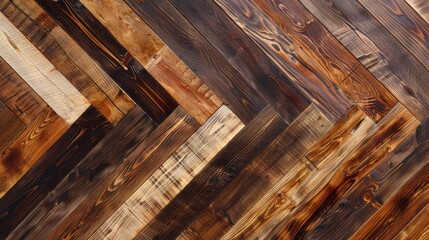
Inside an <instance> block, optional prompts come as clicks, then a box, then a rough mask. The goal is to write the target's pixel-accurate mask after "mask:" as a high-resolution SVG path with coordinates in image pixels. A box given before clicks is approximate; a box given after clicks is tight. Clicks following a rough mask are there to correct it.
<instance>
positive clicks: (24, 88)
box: [0, 57, 47, 125]
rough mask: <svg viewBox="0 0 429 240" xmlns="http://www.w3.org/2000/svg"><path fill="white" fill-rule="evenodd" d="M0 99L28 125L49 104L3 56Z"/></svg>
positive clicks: (0, 75)
mask: <svg viewBox="0 0 429 240" xmlns="http://www.w3.org/2000/svg"><path fill="white" fill-rule="evenodd" d="M0 100H2V101H3V102H4V103H5V104H6V105H7V106H8V107H9V109H11V110H12V111H13V113H15V115H16V116H18V117H19V119H20V120H21V121H22V122H23V123H24V124H26V125H28V124H30V123H31V122H32V121H33V120H34V119H35V118H36V117H37V115H39V114H40V113H41V112H42V111H43V109H45V107H46V106H47V105H46V103H45V102H44V101H43V100H42V99H41V98H40V96H39V95H37V94H36V93H35V92H34V91H33V89H31V88H30V86H28V84H27V83H26V82H25V81H24V80H23V79H22V78H21V77H20V76H19V75H18V74H17V73H16V72H15V71H14V70H13V69H12V68H11V67H10V66H9V64H7V63H6V62H5V61H4V60H3V58H1V57H0Z"/></svg>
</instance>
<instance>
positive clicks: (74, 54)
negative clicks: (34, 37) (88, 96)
mask: <svg viewBox="0 0 429 240" xmlns="http://www.w3.org/2000/svg"><path fill="white" fill-rule="evenodd" d="M0 6H1V9H2V10H1V11H2V12H5V14H6V12H8V11H12V12H22V13H23V14H24V15H25V16H26V17H27V18H28V20H27V21H29V20H30V19H31V20H32V22H34V23H36V24H37V26H38V27H39V28H41V29H43V30H44V31H45V32H46V33H48V35H49V36H50V37H52V38H54V39H55V40H56V41H57V42H58V44H60V45H61V47H62V50H63V51H64V54H65V55H66V56H67V57H68V59H70V61H72V62H73V65H75V66H76V67H77V68H79V69H81V70H82V71H84V72H85V74H86V75H88V76H89V77H90V78H91V79H92V81H93V82H94V83H96V84H97V86H98V87H99V88H100V89H101V90H102V91H103V92H104V93H105V94H106V95H107V96H108V97H109V98H110V100H112V102H114V103H115V105H116V106H117V107H118V108H119V109H120V110H121V111H122V112H123V113H124V114H125V113H128V111H129V110H130V109H132V108H133V107H134V105H135V104H134V102H132V100H131V99H130V98H129V97H128V96H127V95H126V94H125V93H124V92H123V91H122V90H121V89H120V88H119V87H118V86H117V85H116V83H115V82H114V81H113V79H111V78H110V77H109V75H107V73H106V72H104V71H103V70H102V69H101V68H100V66H99V65H98V64H97V63H96V62H95V61H94V60H93V59H92V58H91V57H89V56H88V54H87V53H86V52H85V51H84V50H83V49H82V48H80V47H79V45H78V44H77V43H76V42H75V41H74V40H73V39H72V38H71V37H70V36H69V35H68V34H67V33H66V32H64V30H63V29H62V28H61V27H59V26H58V24H56V23H55V21H54V20H53V19H52V18H51V17H50V16H49V15H47V14H46V12H45V11H44V10H43V9H42V8H41V7H40V6H39V5H37V3H36V2H35V1H25V0H13V2H9V1H2V2H0ZM16 10H19V11H16ZM6 16H7V14H6ZM11 21H13V20H11ZM15 25H17V24H16V22H15ZM21 30H22V29H21ZM27 31H29V30H28V29H27Z"/></svg>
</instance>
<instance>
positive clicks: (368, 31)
mask: <svg viewBox="0 0 429 240" xmlns="http://www.w3.org/2000/svg"><path fill="white" fill-rule="evenodd" d="M300 2H301V3H303V4H304V5H305V7H306V8H307V9H309V10H310V12H311V13H312V14H314V15H315V16H316V17H317V19H318V20H319V21H320V22H321V23H322V24H323V25H324V26H325V27H326V28H327V29H328V30H329V31H330V32H332V34H333V35H334V36H335V37H336V38H337V39H338V40H339V41H340V42H341V43H342V44H344V45H345V46H346V47H347V49H348V50H349V51H350V52H352V53H353V55H354V56H355V57H356V58H357V59H358V60H359V61H360V62H361V63H362V64H363V65H364V66H365V67H366V68H367V69H368V70H369V71H370V72H371V73H372V74H373V75H374V77H376V78H377V79H378V80H380V81H381V82H382V83H383V85H384V86H385V87H386V88H387V89H388V90H389V91H390V92H391V93H392V94H393V95H394V96H395V97H396V98H397V99H398V100H399V101H400V102H401V104H403V105H404V106H405V107H406V108H407V109H409V110H410V111H411V112H412V113H413V114H414V115H415V116H417V118H418V119H419V120H420V121H422V120H423V119H425V118H426V116H428V115H429V95H428V94H426V92H427V91H428V90H429V71H428V70H427V69H426V68H425V67H424V66H423V65H421V63H420V62H419V61H417V59H415V58H414V57H413V56H412V55H411V54H410V53H409V52H408V51H407V49H405V47H404V46H403V45H402V44H400V43H399V42H398V41H397V40H396V39H395V38H394V37H393V36H392V35H391V34H390V33H389V32H388V31H387V30H386V29H385V28H384V27H383V26H382V25H381V24H380V23H379V22H378V21H377V20H376V19H374V18H373V17H372V16H371V15H370V14H369V13H368V12H367V11H366V10H365V9H364V8H363V7H362V5H360V4H359V3H358V2H357V1H340V0H332V1H319V0H300Z"/></svg>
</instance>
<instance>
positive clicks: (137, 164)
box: [32, 107, 199, 239]
mask: <svg viewBox="0 0 429 240" xmlns="http://www.w3.org/2000/svg"><path fill="white" fill-rule="evenodd" d="M198 127H199V125H198V124H197V123H196V122H195V121H194V120H193V119H192V117H191V116H190V115H188V114H187V113H186V112H185V111H184V110H183V109H182V108H180V107H179V108H177V109H176V110H175V111H174V112H173V113H172V114H171V115H170V116H169V117H168V118H167V119H166V120H165V121H164V122H163V123H162V124H161V125H159V126H158V128H157V129H156V130H154V132H152V133H151V134H150V135H149V136H148V137H147V138H146V139H145V140H144V141H143V142H142V143H141V144H140V145H137V144H135V143H133V144H132V145H134V146H133V147H132V148H133V149H134V148H135V149H134V150H133V151H132V152H131V153H130V154H129V155H126V160H125V161H122V162H119V159H124V157H123V156H122V157H118V156H116V155H117V153H116V154H113V153H115V152H117V150H112V152H113V153H110V155H112V156H110V157H109V159H110V161H118V162H116V163H115V164H114V165H109V168H108V169H107V170H105V171H103V172H101V173H100V174H98V175H95V176H92V179H93V181H92V182H91V183H89V184H86V185H85V186H84V189H82V190H80V192H79V193H76V196H77V198H78V199H80V201H72V202H70V203H69V206H67V207H66V209H67V211H65V212H69V213H70V214H67V215H64V216H61V218H60V219H58V217H56V216H51V218H46V219H45V221H43V222H42V223H38V225H40V224H47V225H49V224H50V222H51V221H52V219H57V220H56V222H61V224H58V226H55V225H54V226H53V225H50V227H49V229H55V230H54V231H53V232H51V233H50V234H49V239H61V238H66V237H72V236H73V237H76V238H78V237H79V238H80V237H82V238H87V237H89V236H90V235H91V234H92V232H93V231H94V230H95V229H96V228H97V227H99V226H100V225H101V224H102V223H103V222H104V221H105V220H106V219H107V218H108V217H109V216H110V215H111V214H112V213H113V212H114V211H115V210H116V209H117V208H118V207H119V206H121V204H122V203H124V202H125V200H127V199H128V198H129V197H130V196H131V195H132V194H133V193H134V192H135V191H136V190H137V189H138V187H139V186H140V185H141V184H142V183H143V182H145V181H146V180H147V179H148V178H149V177H150V176H151V174H152V173H153V172H154V171H156V169H158V168H159V166H160V165H161V164H162V163H163V162H164V161H165V160H166V159H167V158H168V157H169V156H170V155H171V154H172V153H173V152H174V151H175V150H176V149H177V148H178V147H179V146H180V145H182V143H183V142H184V141H185V140H186V139H187V138H188V137H189V136H191V135H192V134H193V133H194V132H195V131H196V130H197V128H198ZM124 146H126V145H124ZM128 148H130V145H128ZM104 151H105V149H104ZM121 154H122V153H121ZM97 158H99V157H97ZM61 212H64V210H61ZM60 220H61V221H60ZM54 227H55V228H54ZM45 232H46V231H44V230H43V228H38V229H37V230H36V231H35V232H34V233H32V236H35V237H36V236H37V237H41V236H44V235H45Z"/></svg>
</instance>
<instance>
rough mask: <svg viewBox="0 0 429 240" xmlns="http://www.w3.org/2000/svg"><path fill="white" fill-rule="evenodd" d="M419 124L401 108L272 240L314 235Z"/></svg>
mask: <svg viewBox="0 0 429 240" xmlns="http://www.w3.org/2000/svg"><path fill="white" fill-rule="evenodd" d="M418 124H419V122H418V120H416V119H415V118H414V116H413V115H412V114H411V113H410V112H409V111H408V110H406V109H405V108H404V107H403V106H402V105H400V104H398V105H397V106H396V107H395V108H394V109H393V110H392V111H391V112H390V113H389V114H388V115H387V116H386V117H385V118H384V119H383V120H382V121H381V122H380V123H379V124H377V126H375V128H373V129H372V130H371V132H369V133H368V135H367V137H366V138H365V139H363V140H362V142H361V143H359V145H358V147H357V148H356V149H354V150H353V152H352V153H350V154H349V155H348V156H347V157H346V158H345V159H344V160H343V162H342V163H341V164H340V165H339V166H338V168H335V169H333V171H332V172H333V174H332V175H331V176H329V178H327V179H328V181H327V183H326V184H324V185H322V187H321V188H320V189H318V190H317V191H315V192H314V194H312V195H311V196H310V197H309V199H308V201H306V202H305V203H303V204H302V205H301V206H299V207H298V208H296V209H295V210H294V214H293V215H292V216H290V217H287V218H285V219H284V220H283V221H282V222H281V223H280V224H279V225H278V226H277V227H276V228H275V229H274V230H273V231H272V232H271V234H270V235H268V237H273V238H294V237H295V236H303V235H304V234H306V233H307V232H308V231H311V230H312V229H313V227H314V226H315V225H316V224H317V223H318V222H320V220H321V218H322V217H323V216H324V214H325V213H326V212H327V211H328V210H329V209H330V208H332V207H333V206H334V205H335V204H336V203H337V202H338V201H339V200H340V199H341V198H342V197H343V196H344V194H345V193H346V192H348V191H349V190H350V189H351V188H353V187H354V186H356V185H357V183H358V182H359V181H361V180H362V179H363V178H364V177H365V176H366V175H367V174H368V173H370V171H371V170H372V169H374V168H375V166H377V164H379V163H380V162H381V161H382V160H383V159H385V158H386V157H387V156H388V155H389V154H390V153H391V152H392V151H393V150H394V149H395V148H396V147H397V146H398V145H399V144H400V143H401V142H402V141H403V140H405V139H406V137H408V136H409V135H410V134H411V133H412V132H413V131H414V130H415V128H416V127H417V126H418Z"/></svg>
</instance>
